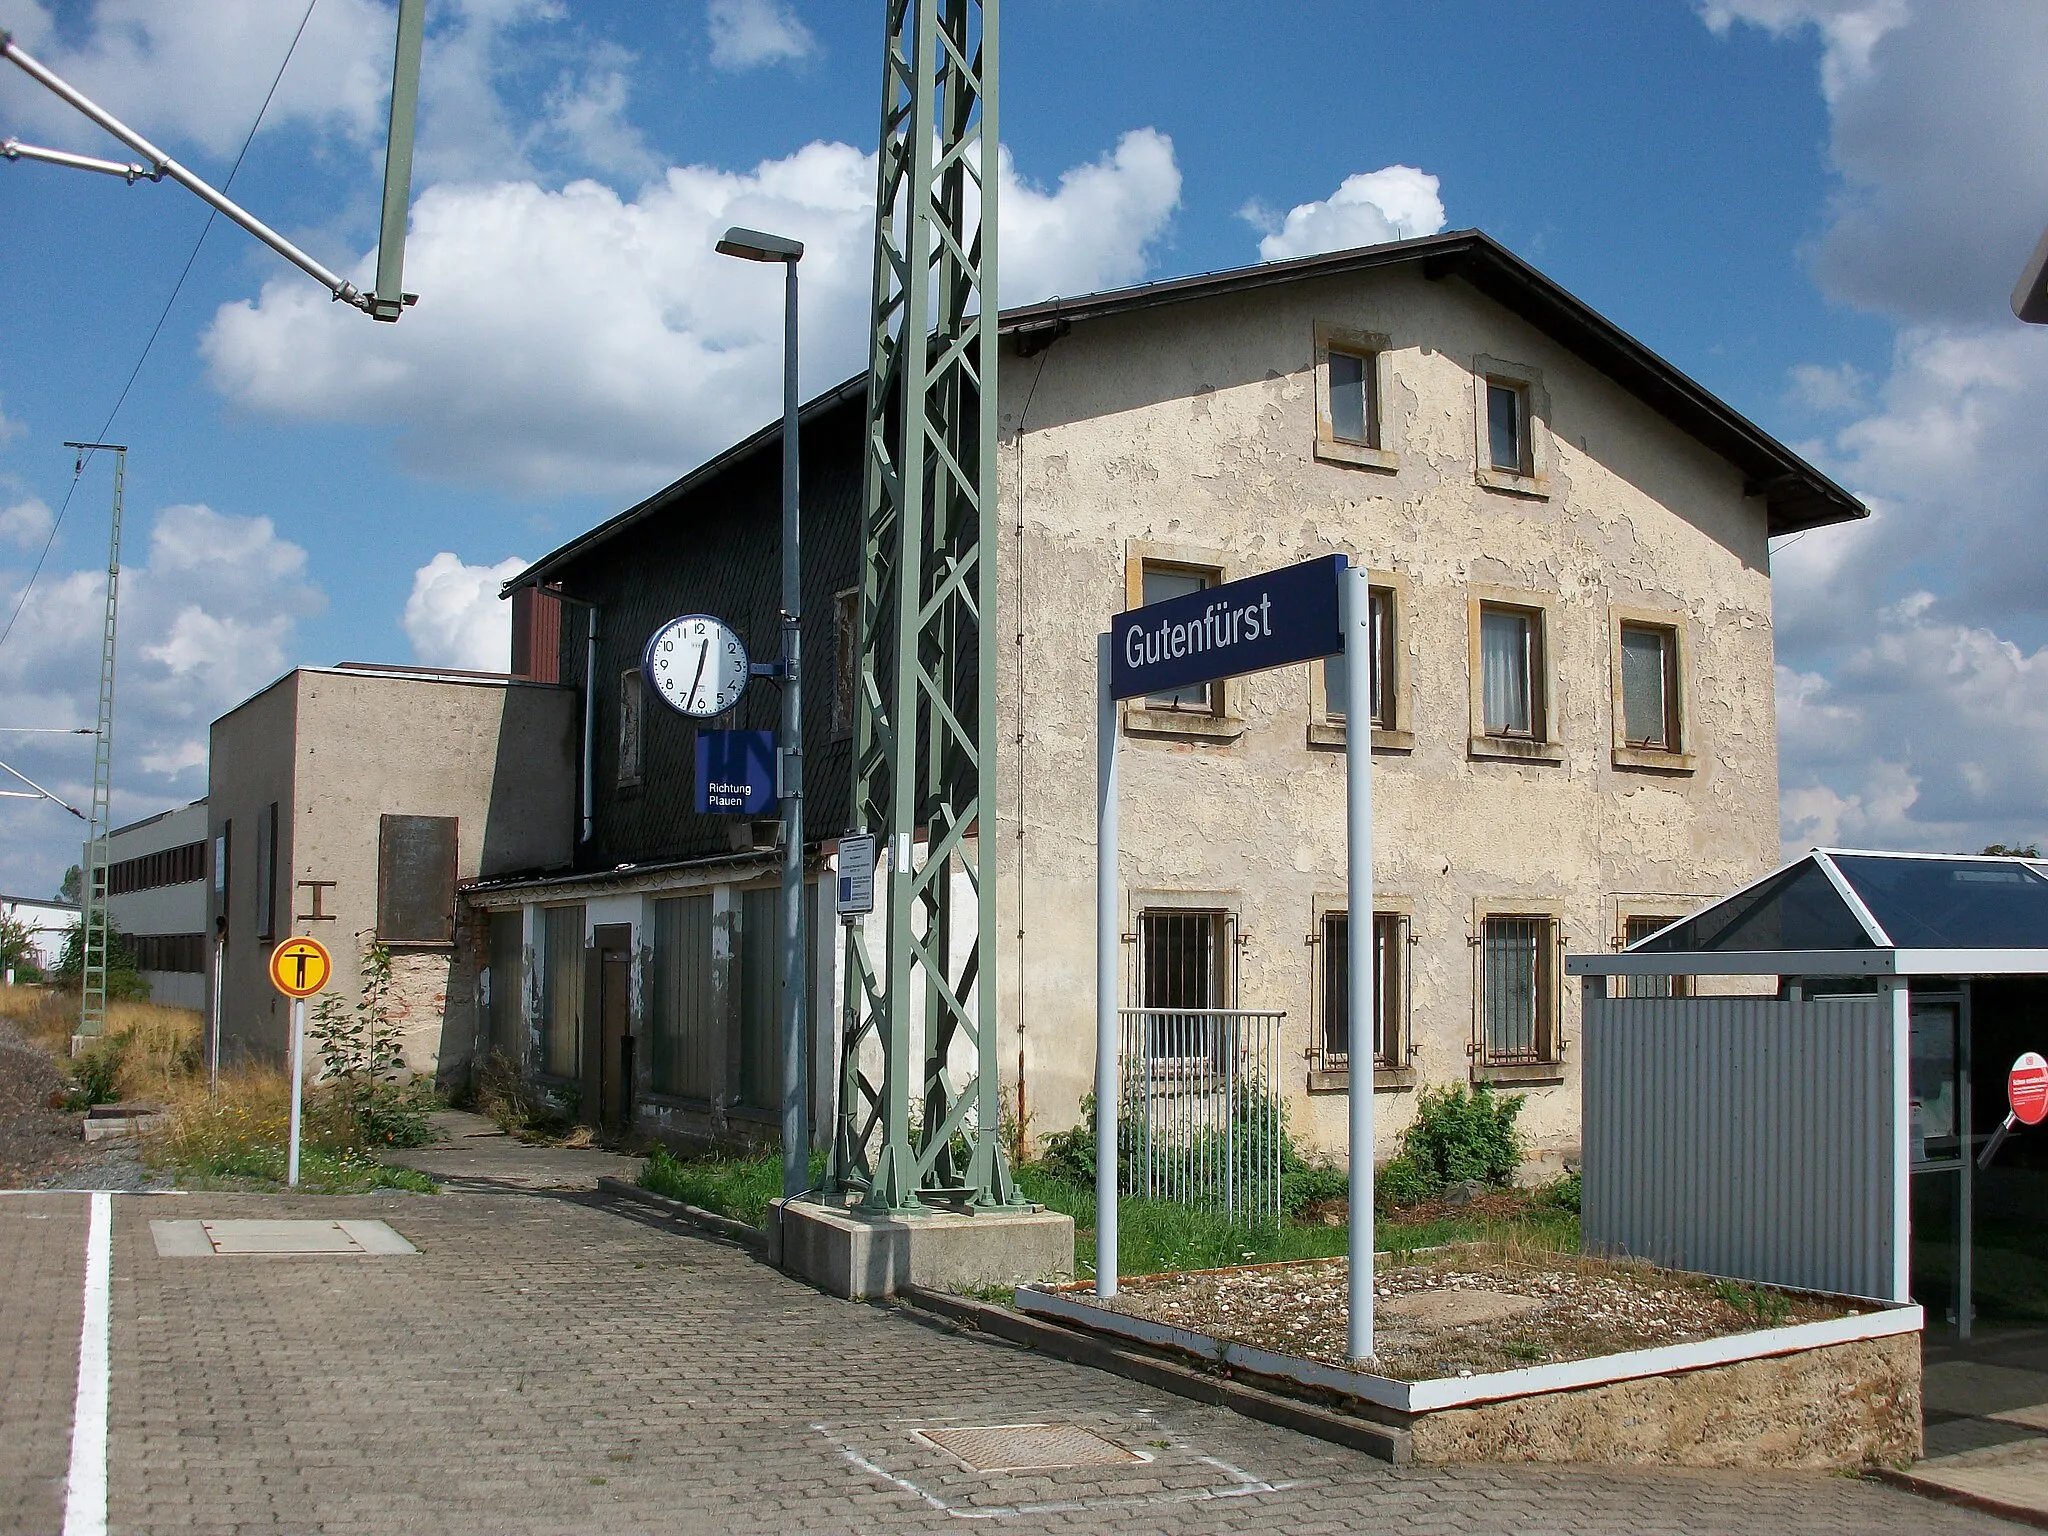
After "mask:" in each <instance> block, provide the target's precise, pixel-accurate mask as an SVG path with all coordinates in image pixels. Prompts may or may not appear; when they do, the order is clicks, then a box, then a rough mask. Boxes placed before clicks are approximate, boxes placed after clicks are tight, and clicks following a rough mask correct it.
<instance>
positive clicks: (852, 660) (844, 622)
mask: <svg viewBox="0 0 2048 1536" xmlns="http://www.w3.org/2000/svg"><path fill="white" fill-rule="evenodd" d="M832 660H833V667H832V739H833V740H834V741H844V740H845V739H846V738H847V737H849V736H851V735H852V734H853V728H854V725H855V718H854V712H855V710H856V708H857V707H858V705H859V702H860V591H859V589H858V588H856V587H848V588H847V589H846V590H845V591H844V592H835V593H833V594H832Z"/></svg>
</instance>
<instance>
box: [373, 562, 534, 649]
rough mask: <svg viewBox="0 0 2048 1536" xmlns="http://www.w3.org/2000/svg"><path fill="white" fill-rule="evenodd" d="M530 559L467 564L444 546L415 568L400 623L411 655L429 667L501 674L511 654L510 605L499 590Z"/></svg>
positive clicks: (524, 567)
mask: <svg viewBox="0 0 2048 1536" xmlns="http://www.w3.org/2000/svg"><path fill="white" fill-rule="evenodd" d="M529 563H530V562H528V561H525V560H521V559H520V558H518V557H517V556H513V557H512V558H510V559H506V560H500V561H499V562H498V563H497V564H496V565H465V564H463V562H462V559H461V557H460V556H459V555H454V554H451V553H449V552H448V551H446V550H443V551H442V552H441V553H440V554H438V555H436V556H434V558H433V559H431V560H429V561H428V562H427V563H426V564H425V565H423V566H421V567H420V568H419V569H418V570H417V571H415V572H413V578H412V595H411V596H410V597H408V598H407V599H406V600H405V615H404V617H403V619H402V620H401V621H400V622H401V623H402V624H403V625H404V628H405V637H406V639H408V640H410V641H411V642H412V654H413V659H414V660H416V661H420V662H423V663H425V664H426V665H427V666H430V667H457V668H461V669H462V670H465V671H470V672H503V671H504V670H505V669H506V668H507V667H509V666H510V665H511V658H512V605H511V604H510V603H508V602H506V601H504V600H503V599H502V598H500V597H499V596H498V589H499V588H500V587H502V586H503V585H504V584H505V583H506V582H508V581H510V580H511V579H512V578H513V577H514V576H517V575H518V574H519V573H520V572H521V571H523V570H525V569H526V567H527V565H528V564H529Z"/></svg>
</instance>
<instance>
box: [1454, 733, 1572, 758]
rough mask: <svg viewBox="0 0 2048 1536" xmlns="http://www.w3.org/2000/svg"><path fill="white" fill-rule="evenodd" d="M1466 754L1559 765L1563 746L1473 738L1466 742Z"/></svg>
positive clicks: (1517, 739)
mask: <svg viewBox="0 0 2048 1536" xmlns="http://www.w3.org/2000/svg"><path fill="white" fill-rule="evenodd" d="M1465 749H1466V751H1467V753H1469V754H1470V755H1471V756H1473V757H1494V758H1502V759H1505V760H1507V761H1510V762H1523V763H1561V762H1563V761H1564V744H1563V743H1562V742H1556V741H1529V740H1526V739H1524V738H1522V737H1520V736H1474V737H1472V738H1470V739H1469V740H1468V741H1467V742H1466V747H1465Z"/></svg>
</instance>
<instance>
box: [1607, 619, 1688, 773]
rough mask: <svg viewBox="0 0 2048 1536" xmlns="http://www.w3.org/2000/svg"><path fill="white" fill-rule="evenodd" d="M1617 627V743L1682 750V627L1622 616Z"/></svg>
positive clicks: (1633, 747) (1625, 746)
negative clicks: (1623, 617)
mask: <svg viewBox="0 0 2048 1536" xmlns="http://www.w3.org/2000/svg"><path fill="white" fill-rule="evenodd" d="M1618 629H1619V632H1620V638H1619V644H1618V651H1619V661H1620V671H1619V677H1618V679H1617V695H1618V697H1617V698H1616V700H1615V711H1616V715H1617V721H1616V723H1617V725H1618V726H1619V730H1618V732H1617V735H1618V736H1619V737H1620V740H1619V742H1618V743H1617V745H1618V746H1620V747H1621V748H1622V749H1624V750H1627V751H1637V752H1668V753H1678V752H1682V751H1683V750H1684V722H1683V719H1682V717H1681V714H1680V696H1681V692H1682V681H1681V679H1682V673H1681V669H1680V666H1679V646H1678V631H1677V629H1676V628H1675V627H1673V626H1671V625H1665V624H1650V623H1642V622H1639V621H1631V620H1623V621H1621V622H1620V624H1619V625H1618Z"/></svg>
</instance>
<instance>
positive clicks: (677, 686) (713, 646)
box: [640, 613, 748, 720]
mask: <svg viewBox="0 0 2048 1536" xmlns="http://www.w3.org/2000/svg"><path fill="white" fill-rule="evenodd" d="M640 671H641V673H642V674H643V675H644V676H645V677H646V679H647V686H648V687H650V688H652V689H653V690H654V692H655V696H656V697H657V698H659V699H660V700H661V701H662V702H663V703H664V704H666V705H668V706H669V708H671V709H675V710H680V711H681V712H682V713H683V714H686V715H689V716H691V717H692V718H693V719H697V720H709V719H711V718H712V717H713V716H714V715H722V714H724V713H725V712H726V711H727V710H728V709H731V708H732V707H733V705H735V704H737V703H739V701H740V695H741V694H743V693H745V692H746V691H747V676H748V673H747V648H746V647H745V646H744V645H742V644H741V643H740V637H739V636H738V635H736V634H734V633H733V632H732V631H731V630H730V629H728V628H726V626H725V625H724V624H722V623H720V622H719V621H718V620H717V619H714V618H712V617H711V615H710V614H708V613H686V614H684V615H683V616H682V617H681V618H679V619H670V620H669V621H668V622H667V623H666V624H664V625H662V626H661V628H659V629H657V630H656V631H655V632H654V635H653V638H651V639H650V640H649V641H648V642H647V649H646V651H645V652H644V653H642V655H641V658H640Z"/></svg>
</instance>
